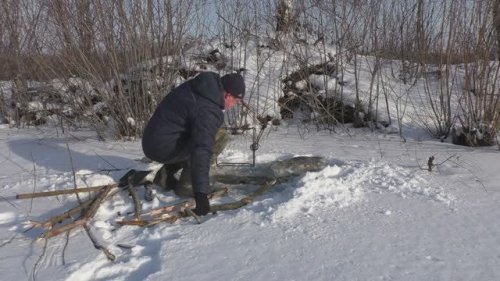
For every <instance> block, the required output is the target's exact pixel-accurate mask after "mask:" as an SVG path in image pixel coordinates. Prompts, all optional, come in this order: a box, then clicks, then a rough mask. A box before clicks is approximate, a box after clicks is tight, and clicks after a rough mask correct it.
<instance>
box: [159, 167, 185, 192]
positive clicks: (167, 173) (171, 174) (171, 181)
mask: <svg viewBox="0 0 500 281" xmlns="http://www.w3.org/2000/svg"><path fill="white" fill-rule="evenodd" d="M181 168H182V163H174V164H164V165H163V166H162V167H161V168H160V169H159V170H158V172H156V175H155V178H154V179H153V183H154V184H156V185H158V186H161V187H163V189H164V190H166V191H169V190H172V189H174V190H175V189H176V187H177V185H178V184H179V181H178V180H177V179H176V178H175V174H176V173H177V172H178V171H179V170H180V169H181Z"/></svg>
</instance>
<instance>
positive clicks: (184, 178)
mask: <svg viewBox="0 0 500 281" xmlns="http://www.w3.org/2000/svg"><path fill="white" fill-rule="evenodd" d="M174 192H175V194H176V195H177V196H180V197H193V185H192V183H191V165H190V164H189V161H186V162H185V163H184V165H183V168H182V172H181V176H180V178H179V183H178V184H177V186H176V187H175V188H174Z"/></svg>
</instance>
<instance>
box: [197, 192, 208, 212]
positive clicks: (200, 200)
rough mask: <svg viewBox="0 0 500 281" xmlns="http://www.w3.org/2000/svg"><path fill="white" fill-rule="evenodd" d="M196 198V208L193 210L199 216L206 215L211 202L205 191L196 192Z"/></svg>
mask: <svg viewBox="0 0 500 281" xmlns="http://www.w3.org/2000/svg"><path fill="white" fill-rule="evenodd" d="M194 200H195V201H196V208H195V209H194V210H193V212H194V213H195V214H197V215H198V216H204V215H206V214H208V212H210V203H209V202H208V197H207V195H206V194H205V193H201V192H195V193H194Z"/></svg>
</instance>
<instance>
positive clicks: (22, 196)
mask: <svg viewBox="0 0 500 281" xmlns="http://www.w3.org/2000/svg"><path fill="white" fill-rule="evenodd" d="M116 186H118V184H117V183H113V184H107V185H101V186H94V187H83V188H73V189H62V190H54V191H42V192H33V193H22V194H18V195H16V199H31V198H39V197H48V196H56V195H63V194H75V193H82V192H92V191H100V190H101V189H103V188H105V187H116Z"/></svg>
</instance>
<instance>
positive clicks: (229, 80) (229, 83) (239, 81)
mask: <svg viewBox="0 0 500 281" xmlns="http://www.w3.org/2000/svg"><path fill="white" fill-rule="evenodd" d="M221 82H222V86H223V87H224V90H225V91H226V92H228V93H230V94H231V95H232V96H233V97H235V98H238V99H242V98H243V97H244V96H245V81H244V80H243V76H241V75H240V74H237V73H231V74H226V75H224V76H222V77H221Z"/></svg>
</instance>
